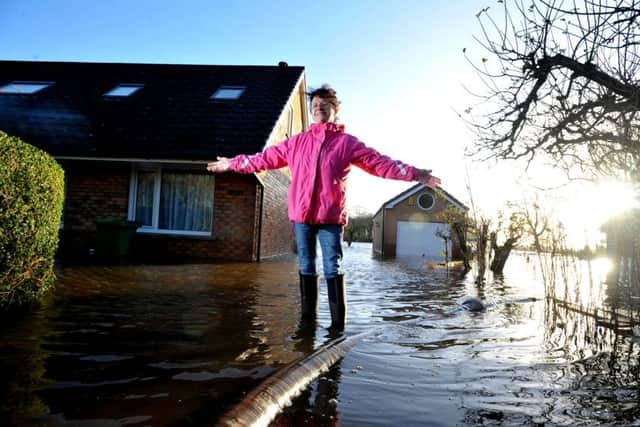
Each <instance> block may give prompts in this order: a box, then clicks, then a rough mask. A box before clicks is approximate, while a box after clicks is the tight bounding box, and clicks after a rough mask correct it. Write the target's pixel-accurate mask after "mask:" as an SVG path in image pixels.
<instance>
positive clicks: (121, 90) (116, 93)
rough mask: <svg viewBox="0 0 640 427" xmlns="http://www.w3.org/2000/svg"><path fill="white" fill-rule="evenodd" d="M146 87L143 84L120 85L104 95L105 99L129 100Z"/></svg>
mask: <svg viewBox="0 0 640 427" xmlns="http://www.w3.org/2000/svg"><path fill="white" fill-rule="evenodd" d="M143 87H144V84H142V83H118V84H117V85H115V86H114V87H112V88H111V89H109V91H108V92H107V93H105V94H104V97H105V98H128V97H130V96H131V95H133V94H134V93H136V92H138V91H139V90H140V89H142V88H143Z"/></svg>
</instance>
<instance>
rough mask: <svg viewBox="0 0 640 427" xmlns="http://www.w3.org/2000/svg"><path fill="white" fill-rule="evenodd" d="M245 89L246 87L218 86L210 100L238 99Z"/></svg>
mask: <svg viewBox="0 0 640 427" xmlns="http://www.w3.org/2000/svg"><path fill="white" fill-rule="evenodd" d="M245 89H246V86H220V87H219V88H218V90H216V91H215V93H214V94H213V95H211V99H238V98H240V96H241V95H242V93H243V92H244V90H245Z"/></svg>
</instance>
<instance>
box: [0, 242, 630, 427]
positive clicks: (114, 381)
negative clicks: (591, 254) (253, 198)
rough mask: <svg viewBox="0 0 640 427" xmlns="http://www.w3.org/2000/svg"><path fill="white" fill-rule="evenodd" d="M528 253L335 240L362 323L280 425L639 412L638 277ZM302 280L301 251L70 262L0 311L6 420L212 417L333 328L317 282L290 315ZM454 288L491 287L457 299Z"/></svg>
mask: <svg viewBox="0 0 640 427" xmlns="http://www.w3.org/2000/svg"><path fill="white" fill-rule="evenodd" d="M537 261H538V260H537V259H536V257H535V256H534V255H532V254H515V255H514V256H513V258H512V259H510V260H509V262H508V263H507V269H506V270H505V273H504V275H503V276H499V277H490V278H489V280H487V281H486V282H485V283H482V284H479V285H478V284H476V283H474V281H473V272H471V273H470V274H468V275H463V274H462V273H461V272H460V271H457V270H455V269H450V270H447V269H444V268H441V267H439V266H437V265H425V264H423V263H422V262H421V260H416V259H414V260H397V261H379V260H375V259H372V258H371V257H370V246H368V245H362V244H354V245H352V246H351V247H345V268H346V271H348V272H349V275H348V276H347V283H348V284H347V286H348V300H349V316H348V317H349V320H348V324H347V327H346V329H345V334H347V335H353V334H357V333H359V332H364V331H373V332H372V333H371V334H370V335H368V336H367V337H366V338H364V339H363V341H362V342H360V343H359V344H358V345H357V346H356V347H355V348H354V349H353V350H351V351H350V352H349V353H348V354H347V355H346V357H345V358H344V359H343V360H342V361H341V362H339V363H338V364H336V365H335V366H334V367H333V368H332V369H331V370H330V371H329V372H328V373H326V374H324V375H322V376H321V377H320V378H319V379H317V380H316V381H314V382H313V383H312V384H311V385H310V386H309V387H308V388H307V389H306V390H305V391H304V392H303V394H302V395H301V396H299V397H298V398H297V399H295V400H294V402H293V404H292V405H291V406H290V407H289V408H287V409H286V410H285V411H283V413H281V414H280V415H279V416H278V418H277V419H276V420H275V421H274V425H303V424H309V425H336V424H340V425H345V426H351V425H368V426H369V425H374V426H375V425H379V426H388V425H436V426H437V425H443V426H445V425H446V426H449V425H493V424H504V425H522V424H530V425H531V424H549V425H593V424H599V423H600V424H607V425H611V424H620V425H629V424H631V423H633V422H635V421H636V420H637V419H638V415H640V414H638V407H639V406H638V403H637V402H638V398H639V397H640V396H639V395H638V391H637V384H638V381H639V378H638V375H640V374H639V373H640V366H639V362H638V361H639V360H640V358H639V356H640V355H639V354H638V339H637V338H636V337H635V336H634V335H633V333H632V327H633V325H634V323H633V322H635V323H638V322H636V321H635V320H634V318H633V315H632V313H633V310H632V306H633V304H632V302H633V301H635V300H634V298H632V297H633V296H634V295H639V294H637V292H638V289H637V287H634V286H632V285H631V284H629V282H624V281H615V283H614V284H611V283H610V284H608V285H605V286H603V285H602V284H603V283H604V282H606V272H604V271H603V270H601V269H600V268H599V267H598V265H599V264H598V263H591V264H589V263H587V262H583V261H576V260H573V261H569V260H561V259H553V260H552V259H545V260H543V261H544V263H538V262H537ZM545 263H546V264H545ZM629 271H632V270H629ZM618 274H619V272H618ZM630 274H631V273H629V277H631V276H630ZM551 277H553V278H554V279H553V280H551ZM297 280H298V277H297V272H296V264H295V261H294V260H290V261H286V260H285V261H278V262H267V263H262V264H220V265H189V266H133V267H111V268H110V267H100V268H90V267H74V268H66V269H63V270H61V271H60V272H59V275H58V286H57V290H56V292H55V295H53V296H52V297H51V298H49V299H48V300H46V301H44V303H43V304H42V305H41V306H40V307H38V308H37V309H34V310H33V311H32V312H30V313H23V314H21V315H18V316H16V317H15V318H12V319H9V320H8V321H5V322H3V323H2V326H0V328H1V329H0V335H1V340H0V342H1V343H2V352H1V353H0V402H2V403H1V405H2V412H1V414H0V425H154V426H164V425H176V424H179V425H213V424H215V422H216V420H217V419H218V418H219V417H220V416H221V415H222V414H223V413H224V412H225V411H226V410H227V409H228V408H229V407H231V406H232V405H234V404H235V403H237V402H239V401H240V400H241V399H242V397H243V396H244V395H245V394H246V393H247V392H249V391H250V390H252V389H254V387H256V385H258V384H259V383H260V381H262V380H263V379H264V378H266V377H268V376H269V375H270V374H271V373H273V372H275V371H276V370H278V369H279V368H281V367H283V366H284V365H287V364H288V363H290V362H292V361H294V360H297V359H298V358H300V357H303V356H306V355H308V354H310V353H311V352H313V350H314V349H316V348H317V347H318V346H319V345H321V344H322V343H325V342H327V341H328V340H329V339H331V338H332V337H331V335H330V334H329V331H328V330H327V326H328V325H329V324H330V322H331V320H330V315H329V312H328V307H327V297H326V288H325V286H324V285H322V286H321V293H320V311H319V315H318V319H317V323H315V324H300V323H299V322H298V320H299V306H298V304H299V302H298V286H297ZM552 283H553V284H552ZM545 292H546V293H547V294H549V298H547V297H546V295H545ZM464 296H478V297H480V298H482V299H483V300H484V301H486V302H489V303H491V304H490V306H489V307H488V308H487V309H486V310H485V311H483V312H480V313H471V312H466V311H461V310H458V309H457V304H456V301H458V300H459V299H460V298H462V297H464ZM529 297H535V298H536V300H535V301H530V300H525V299H526V298H529Z"/></svg>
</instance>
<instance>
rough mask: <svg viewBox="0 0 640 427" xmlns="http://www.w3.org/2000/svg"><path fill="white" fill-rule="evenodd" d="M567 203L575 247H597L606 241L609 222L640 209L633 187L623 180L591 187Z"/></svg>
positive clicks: (570, 230)
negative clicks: (603, 238)
mask: <svg viewBox="0 0 640 427" xmlns="http://www.w3.org/2000/svg"><path fill="white" fill-rule="evenodd" d="M567 202H568V205H566V209H567V210H566V211H565V212H566V214H565V215H564V218H565V220H566V222H565V225H567V229H568V230H569V235H570V239H569V240H570V244H571V246H573V247H581V246H582V245H584V244H585V243H589V244H590V245H591V246H592V247H594V245H595V244H598V243H600V242H601V241H602V232H601V226H602V225H603V224H604V223H605V222H607V221H608V220H609V219H612V218H614V217H615V216H616V215H619V214H622V213H623V212H625V211H628V210H629V209H632V208H635V207H638V199H637V195H636V192H635V191H634V188H633V186H632V185H631V184H629V183H625V182H620V181H603V182H599V183H597V184H593V185H588V186H586V187H585V188H584V189H582V190H581V191H580V192H579V193H578V194H576V195H575V197H572V198H571V200H567Z"/></svg>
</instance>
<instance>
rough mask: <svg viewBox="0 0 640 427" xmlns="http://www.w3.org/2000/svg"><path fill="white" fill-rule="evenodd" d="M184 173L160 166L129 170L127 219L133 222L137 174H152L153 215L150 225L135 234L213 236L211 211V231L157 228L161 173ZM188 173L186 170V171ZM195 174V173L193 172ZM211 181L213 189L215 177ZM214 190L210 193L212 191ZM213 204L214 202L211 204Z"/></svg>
mask: <svg viewBox="0 0 640 427" xmlns="http://www.w3.org/2000/svg"><path fill="white" fill-rule="evenodd" d="M177 170H179V171H185V169H184V168H175V167H162V166H143V167H134V168H133V169H132V170H131V179H130V180H129V212H128V214H127V218H128V219H129V220H130V221H135V216H136V200H137V199H138V197H137V196H138V172H153V173H154V175H155V177H154V183H153V213H152V215H151V225H142V226H140V227H139V228H138V230H137V233H142V234H167V235H174V236H196V237H211V236H213V209H212V211H211V231H189V230H167V229H162V228H158V222H159V219H160V190H161V187H162V172H163V171H166V172H172V171H177ZM187 172H188V170H187ZM193 172H194V173H196V171H195V170H194V171H193ZM212 179H213V187H214V188H215V177H212ZM214 188H212V189H211V191H214ZM213 203H215V202H213Z"/></svg>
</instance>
